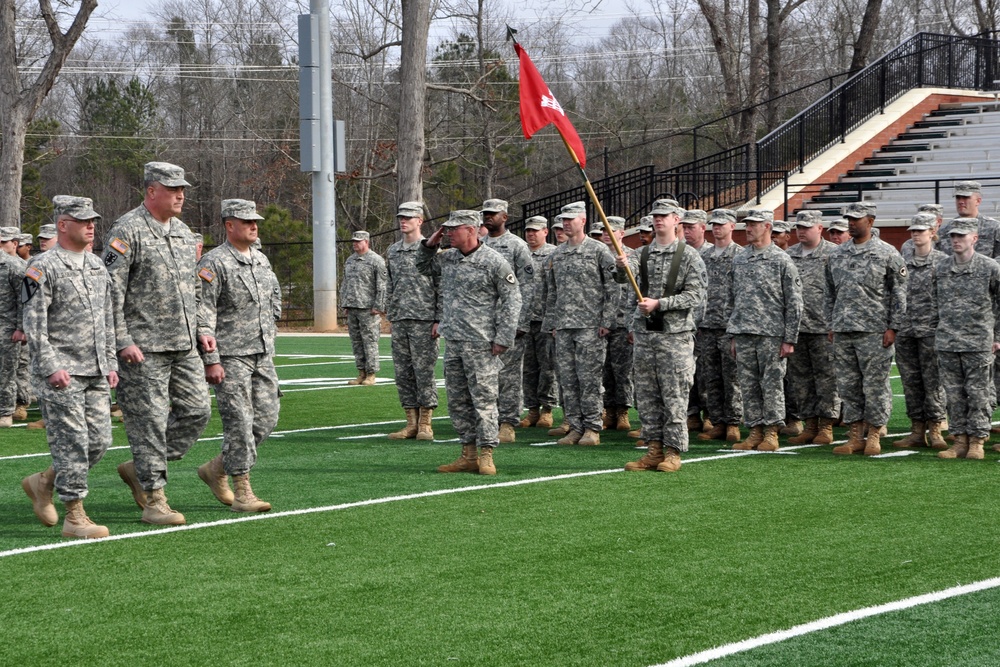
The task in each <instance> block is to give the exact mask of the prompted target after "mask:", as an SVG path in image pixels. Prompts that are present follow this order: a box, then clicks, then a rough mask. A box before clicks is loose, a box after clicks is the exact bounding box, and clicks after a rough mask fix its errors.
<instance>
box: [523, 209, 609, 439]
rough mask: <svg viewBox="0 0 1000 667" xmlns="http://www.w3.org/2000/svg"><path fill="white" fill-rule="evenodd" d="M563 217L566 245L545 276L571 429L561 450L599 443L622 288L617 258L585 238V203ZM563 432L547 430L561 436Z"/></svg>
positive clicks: (549, 326) (548, 321)
mask: <svg viewBox="0 0 1000 667" xmlns="http://www.w3.org/2000/svg"><path fill="white" fill-rule="evenodd" d="M559 218H560V219H561V220H562V221H563V225H565V228H566V236H567V240H566V243H564V244H562V245H560V246H559V247H558V248H556V249H555V252H553V253H552V255H551V256H550V257H549V269H548V270H547V271H546V274H545V279H546V286H545V289H546V303H545V321H544V323H543V324H542V328H543V329H544V330H545V331H553V332H555V338H556V368H557V373H556V374H557V375H558V377H559V384H560V386H561V387H562V390H563V400H564V403H563V412H564V413H565V422H566V424H567V428H568V429H569V430H568V431H566V433H565V435H563V437H562V438H560V439H559V440H558V441H557V442H558V443H559V444H561V445H575V444H580V445H586V446H591V445H599V444H601V436H600V431H601V402H602V401H601V380H602V368H603V366H604V354H603V352H604V347H605V345H604V341H603V340H602V339H603V338H604V337H605V336H607V335H608V332H609V331H610V330H611V326H612V325H613V324H614V318H615V311H616V309H617V308H618V298H619V294H620V293H621V290H620V288H619V287H618V285H617V284H616V283H615V273H616V271H615V259H614V255H612V254H611V251H609V250H608V249H607V247H606V246H605V245H604V244H603V243H601V242H599V241H596V240H594V239H592V238H587V236H586V235H585V234H584V228H585V227H586V225H587V208H586V205H585V204H584V203H583V202H573V203H571V204H567V205H566V206H563V207H562V211H561V212H560V213H559ZM561 430H562V429H553V430H552V431H549V434H550V435H559V434H560V432H561Z"/></svg>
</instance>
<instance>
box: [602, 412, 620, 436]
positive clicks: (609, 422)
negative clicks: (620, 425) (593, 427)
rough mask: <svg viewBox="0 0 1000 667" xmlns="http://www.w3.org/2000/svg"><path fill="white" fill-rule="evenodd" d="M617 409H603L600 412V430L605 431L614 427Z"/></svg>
mask: <svg viewBox="0 0 1000 667" xmlns="http://www.w3.org/2000/svg"><path fill="white" fill-rule="evenodd" d="M616 411H617V408H604V409H603V410H601V428H603V429H604V430H605V431H608V430H610V429H613V428H614V427H615V414H616Z"/></svg>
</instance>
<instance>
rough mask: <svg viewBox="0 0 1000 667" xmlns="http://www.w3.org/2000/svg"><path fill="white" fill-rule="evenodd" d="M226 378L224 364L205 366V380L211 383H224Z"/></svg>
mask: <svg viewBox="0 0 1000 667" xmlns="http://www.w3.org/2000/svg"><path fill="white" fill-rule="evenodd" d="M225 379H226V369H224V368H223V367H222V364H209V365H208V366H205V381H206V382H208V383H209V384H222V381H223V380H225Z"/></svg>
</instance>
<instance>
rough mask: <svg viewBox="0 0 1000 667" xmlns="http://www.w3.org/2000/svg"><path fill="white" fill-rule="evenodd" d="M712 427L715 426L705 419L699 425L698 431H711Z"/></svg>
mask: <svg viewBox="0 0 1000 667" xmlns="http://www.w3.org/2000/svg"><path fill="white" fill-rule="evenodd" d="M713 426H715V424H713V423H712V420H711V419H709V418H708V417H705V421H703V422H702V423H701V429H698V430H700V431H701V432H702V433H704V432H705V431H711V430H712V427H713Z"/></svg>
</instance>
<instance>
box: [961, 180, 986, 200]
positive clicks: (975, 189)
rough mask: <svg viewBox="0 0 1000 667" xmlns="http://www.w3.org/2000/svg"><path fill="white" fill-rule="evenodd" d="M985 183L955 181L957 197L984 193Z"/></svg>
mask: <svg viewBox="0 0 1000 667" xmlns="http://www.w3.org/2000/svg"><path fill="white" fill-rule="evenodd" d="M982 192H983V185H982V183H980V182H979V181H959V182H958V183H955V196H956V197H969V196H971V195H978V194H982Z"/></svg>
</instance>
